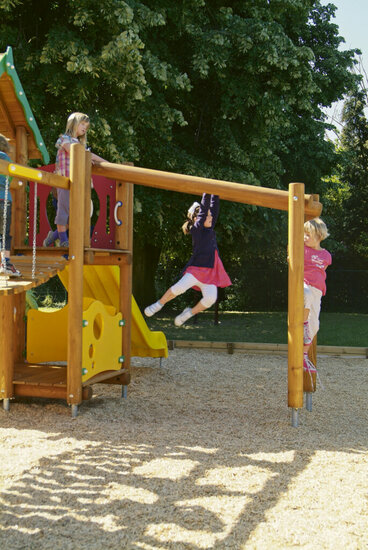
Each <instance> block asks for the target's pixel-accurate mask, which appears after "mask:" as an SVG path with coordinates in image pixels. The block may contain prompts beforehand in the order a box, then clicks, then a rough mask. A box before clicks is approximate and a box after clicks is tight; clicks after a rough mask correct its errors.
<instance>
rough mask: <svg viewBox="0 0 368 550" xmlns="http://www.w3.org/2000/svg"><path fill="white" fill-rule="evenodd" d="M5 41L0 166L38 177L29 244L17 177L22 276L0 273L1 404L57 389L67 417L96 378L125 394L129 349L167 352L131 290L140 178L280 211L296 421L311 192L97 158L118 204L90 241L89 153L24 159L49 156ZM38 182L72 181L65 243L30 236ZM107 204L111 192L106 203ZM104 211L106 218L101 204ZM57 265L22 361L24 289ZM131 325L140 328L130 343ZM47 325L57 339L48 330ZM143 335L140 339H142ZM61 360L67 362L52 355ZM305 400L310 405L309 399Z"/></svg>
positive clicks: (307, 386)
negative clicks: (285, 236) (58, 159)
mask: <svg viewBox="0 0 368 550" xmlns="http://www.w3.org/2000/svg"><path fill="white" fill-rule="evenodd" d="M9 50H10V49H8V51H7V54H6V55H5V54H4V55H5V61H6V63H9V65H6V67H5V62H4V55H3V56H2V57H0V68H1V67H2V69H3V73H1V71H0V132H2V133H4V134H5V135H8V137H10V139H11V140H12V142H13V144H14V145H15V150H16V154H15V159H16V162H15V163H7V162H5V161H0V173H2V174H6V175H10V176H12V177H13V181H14V179H15V178H16V179H17V181H19V182H24V181H33V182H36V183H37V186H36V187H33V188H32V191H31V192H30V200H29V216H30V224H29V242H31V241H33V242H34V246H33V247H30V246H24V242H25V239H26V200H25V195H26V193H25V186H24V185H22V186H20V187H19V188H18V189H16V190H15V192H14V202H13V222H14V223H13V235H14V239H13V253H15V254H21V255H20V256H17V257H16V259H15V262H16V264H17V265H19V268H20V270H21V271H22V274H23V275H24V276H23V277H22V278H21V279H20V280H16V281H14V280H9V281H0V339H1V340H0V347H1V349H0V392H1V394H0V399H3V402H4V408H5V409H8V408H9V403H10V399H12V398H13V397H15V396H38V397H49V398H62V399H66V401H67V403H68V404H69V405H71V407H72V415H73V416H75V415H76V414H77V411H78V406H79V405H80V404H81V402H82V401H83V399H88V398H89V397H90V396H91V393H92V391H91V387H92V385H93V384H94V383H97V382H98V383H100V382H102V383H113V384H119V385H121V386H122V387H123V391H124V394H125V390H126V386H127V384H129V381H130V359H131V356H132V355H150V356H153V357H165V356H167V346H166V339H165V338H164V336H163V335H162V333H151V334H150V331H149V330H148V328H147V326H146V324H145V322H144V320H143V318H142V316H141V314H140V312H139V309H138V307H137V306H136V304H135V302H134V298H133V303H132V296H131V290H132V254H133V251H132V228H133V187H134V185H144V186H149V187H155V188H160V189H166V190H171V191H176V192H182V193H190V194H196V195H197V194H198V193H199V192H209V193H214V194H217V195H219V196H220V198H221V199H223V200H229V201H234V202H240V203H246V204H253V205H257V206H261V207H266V208H275V209H279V210H284V211H288V214H289V288H288V292H289V308H288V406H289V407H290V408H291V409H292V424H293V425H294V426H297V424H298V411H299V409H300V408H302V407H303V391H306V392H307V395H311V392H312V391H314V390H315V387H316V382H315V379H314V381H313V386H312V387H311V381H310V380H309V377H304V382H303V262H304V255H303V249H304V247H303V234H304V231H303V224H304V220H305V218H313V217H315V216H317V215H319V214H320V212H321V209H322V206H321V204H320V203H319V200H318V196H314V195H305V194H304V185H303V184H302V183H292V184H290V186H289V191H288V192H287V191H282V190H275V189H269V188H262V187H254V186H250V185H243V184H238V183H231V182H226V181H219V180H213V179H212V180H211V179H206V178H200V177H195V176H186V175H182V174H174V173H169V172H162V171H158V170H148V169H144V168H138V167H134V166H129V165H120V164H113V163H109V162H102V163H101V164H99V165H98V166H94V167H93V171H92V172H93V175H94V177H96V176H97V177H103V178H107V179H108V180H111V181H116V189H115V197H114V199H115V207H114V209H113V210H114V212H115V214H117V213H119V220H118V223H117V224H116V227H114V232H115V235H114V238H113V239H112V237H111V235H110V236H109V239H110V240H111V241H112V240H113V242H112V243H111V244H112V246H111V247H109V248H108V247H104V248H96V246H94V247H92V246H91V236H90V235H91V228H90V204H91V187H90V181H91V162H90V153H89V152H88V151H85V149H84V148H83V147H82V146H81V145H79V144H74V145H72V147H71V167H70V178H66V177H63V176H58V175H56V174H54V173H52V172H48V171H46V170H43V169H33V168H29V167H26V164H27V162H28V157H29V154H30V152H31V151H33V152H34V153H33V158H42V159H43V160H44V162H47V161H48V158H47V156H48V155H47V152H46V151H45V150H43V149H42V147H44V146H43V142H42V138H41V137H40V135H39V133H37V132H38V129H37V127H36V126H35V123H34V125H33V126H32V127H30V125H29V122H32V123H33V122H34V117H33V115H32V114H31V112H30V109H29V106H28V107H27V105H28V104H26V103H24V102H23V104H22V105H21V109H19V99H18V98H19V96H20V97H22V98H23V99H25V94H24V92H23V91H22V90H21V89H19V87H20V83H19V79H18V81H17V77H16V72H15V69H14V66H13V64H12V57H11V50H10V51H9ZM1 63H3V66H2V65H1ZM4 67H5V68H4ZM12 67H13V68H12ZM9 72H10V73H12V74H10V75H9ZM4 75H5V76H4ZM20 91H22V94H19V92H20ZM7 98H8V99H7ZM13 105H16V106H17V108H18V111H19V110H20V111H21V112H23V113H26V115H27V116H28V118H27V117H24V116H23V118H22V119H20V121H19V122H17V120H16V119H13V118H12V116H11V113H12V112H13V110H14V109H15V107H14V108H13ZM27 109H28V111H27ZM30 118H32V121H29V120H28V119H30ZM4 121H5V122H4ZM30 136H31V137H32V136H33V138H35V136H36V137H37V138H38V139H39V142H38V143H37V142H36V139H33V141H34V143H33V141H32V140H30ZM30 141H31V142H32V143H30ZM40 148H41V150H40ZM12 185H13V186H14V183H13V184H12ZM15 185H17V184H15ZM43 186H47V188H48V190H47V192H46V196H48V194H49V190H50V188H55V187H59V188H64V189H70V217H69V242H70V246H69V250H66V249H60V248H59V249H58V248H40V247H39V246H37V244H38V245H39V244H40V241H41V242H42V239H43V238H44V236H45V234H44V235H42V234H40V233H39V234H38V235H36V230H35V227H36V225H35V224H34V223H32V216H31V211H32V203H35V201H36V200H37V202H39V203H40V206H39V208H38V210H39V213H40V215H43V214H42V213H43V212H44V211H45V204H44V203H42V200H45V199H41V198H40V197H41V195H42V188H43ZM39 189H41V191H40V194H39V191H38V190H39ZM112 207H113V205H112V204H111V201H110V212H111V211H112ZM35 211H36V208H35V209H34V212H35ZM102 218H103V217H102ZM103 219H104V221H103V225H104V226H106V212H105V217H104V218H103ZM41 225H42V224H41V223H40V227H41ZM110 227H111V224H110ZM47 230H48V228H47ZM46 233H47V231H46ZM92 244H94V245H95V244H96V243H92ZM66 254H67V259H66V258H65V257H64V255H66ZM32 262H33V265H32V270H31V263H32ZM31 273H32V275H31ZM56 273H59V276H60V277H61V279H62V281H63V283H64V284H65V285H66V286H67V288H68V305H67V306H66V308H65V309H64V310H62V311H61V312H59V313H58V314H55V313H52V314H42V313H40V312H35V311H31V312H30V313H29V315H28V323H27V361H24V357H23V350H24V342H25V339H26V325H25V322H24V320H23V319H24V312H25V291H26V290H28V289H30V288H32V287H35V286H38V285H39V284H41V283H43V282H45V280H47V279H48V278H50V277H51V276H53V275H55V274H56ZM132 311H133V314H132ZM53 316H55V317H54V318H52V317H53ZM134 331H136V332H137V331H138V332H140V334H141V339H140V340H139V339H138V340H139V342H138V344H137V345H136V346H135V347H134V342H133V341H134V338H132V334H133V332H134ZM55 333H56V334H57V336H58V338H55V337H54V338H53V337H52V335H55ZM60 334H63V335H64V336H63V337H61V338H60ZM142 342H143V343H144V345H143V346H140V343H142ZM65 360H66V367H65V366H60V365H59V364H56V363H58V362H59V361H65ZM314 360H315V357H314ZM308 407H309V408H310V407H311V402H310V401H309V405H308V403H307V408H308Z"/></svg>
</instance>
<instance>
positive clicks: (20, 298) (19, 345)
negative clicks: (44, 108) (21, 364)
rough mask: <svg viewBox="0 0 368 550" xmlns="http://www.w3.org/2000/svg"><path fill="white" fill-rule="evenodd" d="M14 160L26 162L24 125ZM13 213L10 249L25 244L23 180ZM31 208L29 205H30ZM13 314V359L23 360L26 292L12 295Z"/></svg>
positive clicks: (17, 135) (26, 147)
mask: <svg viewBox="0 0 368 550" xmlns="http://www.w3.org/2000/svg"><path fill="white" fill-rule="evenodd" d="M15 143H16V145H15V147H16V151H15V162H16V163H17V164H23V165H24V166H26V165H27V163H28V141H27V130H26V128H24V126H17V127H16V134H15ZM12 195H14V201H13V215H12V229H11V231H12V235H13V240H12V249H14V248H17V247H22V246H24V244H25V240H26V232H27V227H26V225H27V207H26V202H27V201H26V185H25V182H23V184H22V185H21V186H19V187H17V188H16V189H15V190H14V191H12ZM30 208H31V206H30ZM14 307H15V311H16V316H15V323H14V328H15V335H14V359H15V361H24V351H25V347H26V324H25V320H24V318H25V314H26V293H25V292H21V293H19V294H16V295H15V296H14Z"/></svg>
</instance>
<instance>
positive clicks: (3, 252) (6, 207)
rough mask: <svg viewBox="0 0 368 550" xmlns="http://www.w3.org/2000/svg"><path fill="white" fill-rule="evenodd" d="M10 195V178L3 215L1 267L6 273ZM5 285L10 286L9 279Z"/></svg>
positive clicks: (7, 182)
mask: <svg viewBox="0 0 368 550" xmlns="http://www.w3.org/2000/svg"><path fill="white" fill-rule="evenodd" d="M8 195H9V177H8V176H6V179H5V193H4V214H3V234H2V239H1V266H2V268H3V270H4V273H5V271H6V259H5V250H6V249H5V246H6V244H5V236H6V224H7V218H8ZM5 285H6V286H8V277H5Z"/></svg>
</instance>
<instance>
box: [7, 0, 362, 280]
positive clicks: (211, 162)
mask: <svg viewBox="0 0 368 550" xmlns="http://www.w3.org/2000/svg"><path fill="white" fill-rule="evenodd" d="M334 11H335V7H334V6H333V5H332V4H329V5H327V6H322V5H321V3H320V1H319V0H277V1H276V0H275V1H272V2H265V1H264V0H243V1H239V0H229V1H227V2H223V1H219V0H211V1H209V0H185V1H183V2H173V1H172V0H143V1H138V0H125V1H124V0H105V1H104V2H100V1H97V0H78V1H75V0H64V1H63V2H60V0H49V1H47V2H46V1H45V0H37V1H31V2H29V1H25V0H24V1H20V0H19V1H17V0H13V1H11V0H8V1H6V0H2V2H1V4H0V16H1V21H2V24H1V28H0V49H1V50H3V51H4V50H5V47H6V46H7V45H8V44H10V45H11V46H12V47H13V52H14V57H15V62H16V66H17V71H18V73H19V75H20V78H21V81H22V84H23V86H24V88H25V90H26V91H27V97H28V99H29V101H30V103H31V105H32V109H33V111H34V113H35V116H36V118H37V121H38V124H39V126H40V127H41V131H42V134H43V137H44V139H45V142H46V143H47V145H48V147H49V150H50V152H51V156H52V151H53V150H54V149H53V147H54V143H55V141H56V139H57V136H58V134H59V133H60V132H61V131H63V130H64V128H65V122H66V118H67V116H68V115H69V114H70V112H72V111H76V110H78V111H82V112H87V113H88V114H89V115H90V118H91V121H92V124H91V129H90V131H89V140H90V145H91V147H92V149H93V150H94V151H96V153H99V154H101V155H102V156H104V157H105V158H108V159H109V160H111V161H114V162H124V161H132V162H134V163H135V164H137V165H140V166H145V167H149V168H155V169H162V170H169V171H176V172H181V173H187V174H195V175H201V176H205V177H212V178H217V179H223V180H228V181H236V182H240V183H247V184H251V185H263V186H270V187H274V188H285V187H286V186H287V184H288V183H289V182H290V181H298V180H299V181H304V182H305V184H306V190H307V192H309V193H314V192H323V190H324V189H325V187H326V186H325V185H324V184H323V183H322V182H323V180H322V178H323V176H326V175H328V174H330V172H331V168H332V166H333V164H334V162H335V157H336V153H335V151H334V147H333V146H332V145H331V144H330V143H328V142H326V141H325V140H324V132H325V128H326V124H325V115H324V114H323V112H322V110H321V108H322V107H323V106H328V105H330V104H331V103H332V102H333V101H335V100H338V99H340V98H341V97H342V96H343V94H344V93H345V92H346V91H347V90H348V89H352V88H353V86H354V83H355V81H356V80H357V77H356V75H354V74H352V73H351V71H350V68H351V67H352V66H353V64H354V61H353V57H354V51H353V50H347V51H341V50H339V49H338V46H339V44H340V42H341V41H342V40H343V39H342V38H341V37H339V35H338V28H337V26H336V25H334V24H333V23H332V22H331V19H332V17H333V13H334ZM135 198H136V201H135V205H136V207H137V208H136V212H135V227H134V230H135V240H136V241H137V240H139V242H141V243H145V245H146V246H154V247H156V248H158V247H159V248H162V249H163V250H164V251H165V252H164V255H163V256H162V259H164V258H171V257H172V258H174V259H175V262H174V263H177V264H179V263H181V262H183V261H185V257H184V256H185V255H187V241H185V240H184V239H183V236H182V235H181V233H180V226H181V224H182V222H183V221H184V216H185V212H186V210H187V208H188V205H189V204H190V201H191V200H192V198H193V197H188V196H186V195H182V194H180V195H179V194H174V193H169V192H164V191H157V190H154V191H152V190H149V189H145V188H143V187H138V186H137V187H136V189H135ZM265 235H270V238H266V239H265ZM218 236H219V242H220V245H221V253H222V255H223V256H225V258H226V259H227V260H228V261H229V263H230V262H235V263H239V262H240V261H248V262H249V261H253V260H254V257H256V256H257V254H260V255H262V254H263V253H264V252H265V250H267V251H269V250H270V248H272V247H273V248H276V249H278V250H280V251H281V250H282V251H283V250H284V249H285V248H284V247H285V233H284V223H283V222H282V217H281V216H280V215H279V213H278V212H273V211H266V210H265V209H260V208H255V207H252V206H246V205H238V204H230V203H226V204H222V212H221V218H220V223H219V226H218ZM266 241H267V245H265V242H266ZM271 245H272V246H271ZM245 248H246V250H245ZM282 253H283V252H282ZM280 254H281V252H280ZM154 273H155V266H152V278H153V276H154Z"/></svg>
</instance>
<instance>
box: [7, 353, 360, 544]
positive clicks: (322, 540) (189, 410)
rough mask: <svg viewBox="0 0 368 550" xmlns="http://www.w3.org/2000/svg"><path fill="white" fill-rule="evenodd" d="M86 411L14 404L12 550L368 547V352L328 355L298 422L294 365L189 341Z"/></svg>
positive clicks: (138, 362)
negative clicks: (290, 370) (290, 381)
mask: <svg viewBox="0 0 368 550" xmlns="http://www.w3.org/2000/svg"><path fill="white" fill-rule="evenodd" d="M134 364H135V366H134V367H133V368H132V376H133V381H132V383H131V385H130V386H129V389H128V399H127V400H121V399H120V388H119V387H116V386H105V385H101V384H100V385H96V386H94V397H93V398H92V399H91V400H90V401H89V402H85V403H84V404H83V405H82V406H81V407H80V411H79V416H78V417H77V418H75V419H72V418H71V416H70V409H69V408H68V407H67V406H66V405H65V403H64V402H62V401H51V400H41V399H39V400H36V399H35V400H31V399H27V400H26V399H23V400H18V401H16V402H14V403H13V402H12V403H11V408H10V412H8V413H5V412H4V411H3V410H0V440H1V445H0V463H1V475H0V498H1V503H0V547H1V548H6V549H9V550H14V549H26V550H31V549H35V550H43V549H45V550H50V549H53V550H58V549H60V550H61V549H62V550H84V549H88V550H95V549H96V550H100V549H103V550H105V549H114V550H115V549H116V550H122V549H124V550H125V549H129V550H130V549H135V550H142V549H143V550H158V549H160V550H161V549H162V550H200V549H228V548H230V549H256V550H264V549H268V548H269V549H272V550H278V549H280V550H281V549H283V550H284V549H289V548H298V549H299V548H302V549H308V550H309V549H310V550H316V549H318V550H320V549H331V550H332V549H334V550H336V549H337V550H339V549H344V550H347V549H348V550H349V549H362V550H363V549H366V548H367V544H368V543H367V533H368V509H367V493H368V490H367V489H368V455H367V446H368V412H367V406H366V401H367V387H368V385H367V381H368V380H367V378H368V361H367V359H364V358H346V357H321V358H320V359H319V367H320V376H321V379H322V382H323V385H324V389H321V387H319V388H318V389H317V392H316V393H315V394H314V395H313V411H312V412H308V411H306V410H305V409H303V410H301V411H300V413H299V417H300V426H299V428H292V427H291V418H290V410H289V409H288V407H287V359H286V357H284V356H276V355H253V356H251V355H247V356H246V355H240V354H234V355H227V354H224V353H223V354H222V353H213V352H204V351H198V350H180V349H176V350H174V351H172V352H170V357H169V358H168V359H166V360H164V361H163V364H162V366H161V367H160V365H159V361H158V360H157V359H135V360H134Z"/></svg>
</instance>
